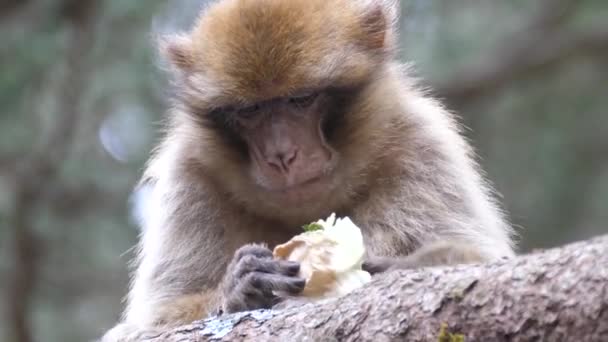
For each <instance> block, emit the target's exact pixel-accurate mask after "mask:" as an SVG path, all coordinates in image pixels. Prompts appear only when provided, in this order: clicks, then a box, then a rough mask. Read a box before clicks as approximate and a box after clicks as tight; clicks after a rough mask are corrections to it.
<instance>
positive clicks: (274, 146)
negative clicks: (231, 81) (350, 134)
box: [209, 91, 338, 204]
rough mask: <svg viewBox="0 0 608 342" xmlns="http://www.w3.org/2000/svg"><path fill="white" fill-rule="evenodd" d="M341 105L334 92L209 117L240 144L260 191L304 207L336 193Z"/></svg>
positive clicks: (278, 100)
mask: <svg viewBox="0 0 608 342" xmlns="http://www.w3.org/2000/svg"><path fill="white" fill-rule="evenodd" d="M335 104H336V99H335V98H332V96H331V95H330V94H329V93H328V92H325V91H309V92H302V93H299V94H297V95H294V96H289V97H279V98H274V99H269V100H267V101H262V102H258V103H254V104H251V105H248V106H243V107H237V108H235V107H228V108H218V109H215V110H214V111H212V112H211V113H210V114H209V115H211V116H214V118H213V119H214V120H216V121H218V120H219V121H220V126H221V127H222V129H224V130H229V131H230V135H231V136H232V139H236V141H234V143H236V146H238V145H240V147H241V151H242V155H243V162H244V163H245V164H246V165H247V166H246V177H247V178H249V180H250V181H251V182H252V184H253V185H254V187H255V188H256V189H257V190H256V191H259V192H262V193H264V194H265V196H266V197H267V199H270V200H273V201H276V202H277V203H283V204H301V203H306V202H309V201H313V200H314V199H315V198H322V197H323V196H322V195H323V193H324V192H328V191H332V190H333V185H334V181H333V179H332V176H333V171H334V169H335V167H336V165H337V161H338V153H337V152H336V151H335V150H334V149H333V148H332V147H331V145H330V144H329V142H328V137H329V135H330V133H331V129H332V126H331V125H332V123H333V121H332V120H330V119H331V118H330V115H335V114H336V113H332V105H335Z"/></svg>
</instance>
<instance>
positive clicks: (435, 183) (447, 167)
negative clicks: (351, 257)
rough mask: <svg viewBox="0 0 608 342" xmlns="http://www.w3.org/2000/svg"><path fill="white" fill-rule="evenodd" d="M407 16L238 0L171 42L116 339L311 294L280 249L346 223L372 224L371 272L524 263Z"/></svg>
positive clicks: (387, 7) (348, 5)
mask: <svg viewBox="0 0 608 342" xmlns="http://www.w3.org/2000/svg"><path fill="white" fill-rule="evenodd" d="M398 12H399V8H398V1H393V0H220V1H216V2H214V3H213V4H211V5H210V6H208V7H207V8H206V9H205V10H204V11H203V13H202V14H201V15H200V17H199V18H198V20H197V21H196V23H195V25H194V27H193V28H192V30H191V31H190V32H188V33H184V34H180V35H175V36H171V37H165V38H164V39H163V40H162V42H161V47H162V53H163V55H164V56H165V57H166V59H167V61H168V62H169V64H170V73H171V76H172V79H173V87H174V90H175V94H176V96H175V99H174V107H173V109H172V110H171V111H170V113H169V118H168V121H169V124H168V127H167V132H166V135H165V137H164V140H163V141H162V143H161V144H160V146H159V147H158V148H157V150H156V151H155V153H154V155H153V157H152V158H151V160H150V162H149V165H148V167H147V170H146V172H145V175H144V177H143V179H142V181H141V185H140V186H141V187H146V188H148V189H149V197H148V198H147V199H146V203H145V206H144V207H145V211H144V213H143V215H142V216H143V219H142V226H143V228H142V236H141V241H140V244H139V253H138V258H137V264H136V265H137V269H136V271H135V273H134V275H133V277H134V278H133V282H132V287H131V291H130V293H129V296H128V305H127V309H126V311H125V314H124V322H123V323H122V324H121V325H119V326H117V327H116V328H115V329H114V330H112V331H110V332H109V333H108V334H107V335H106V337H105V339H106V340H107V341H113V340H129V339H130V338H133V337H132V336H136V333H135V332H134V331H146V330H148V331H149V330H153V329H157V328H162V327H169V326H175V325H180V324H184V323H189V322H191V321H193V320H196V319H201V318H204V317H206V316H208V315H210V314H215V313H220V312H235V311H242V310H250V309H258V308H270V307H273V306H274V305H276V304H279V303H281V302H282V300H283V298H280V297H278V296H277V293H287V294H290V295H297V294H298V293H299V292H300V291H302V289H303V288H304V285H305V280H304V279H302V278H300V277H299V276H298V274H299V264H298V263H296V262H289V261H280V260H276V259H273V258H272V252H271V250H270V249H269V248H272V247H273V246H275V245H277V244H280V243H283V242H285V241H288V240H289V239H290V238H291V237H293V236H294V235H297V234H298V233H300V232H301V226H302V225H304V224H307V223H310V222H312V221H316V220H318V219H320V218H325V217H327V216H328V215H329V214H330V213H332V212H335V213H336V214H337V215H338V216H339V217H342V216H348V217H350V218H351V219H352V221H353V222H354V223H355V224H356V225H357V226H358V227H360V228H361V231H362V234H363V238H364V243H365V247H366V251H367V254H368V255H367V261H366V262H365V264H364V269H366V270H368V271H370V272H371V273H377V272H383V271H386V270H390V269H398V268H416V267H422V266H434V265H449V264H458V263H469V262H485V261H491V260H496V259H498V258H502V257H509V256H511V255H513V253H514V252H513V242H512V231H511V228H510V226H509V225H508V223H507V222H506V221H505V218H504V216H503V214H502V213H501V211H500V209H499V208H498V206H497V204H496V202H495V200H494V199H493V197H492V191H491V189H490V188H489V186H488V185H487V183H486V182H485V181H484V179H483V178H482V177H481V175H480V171H479V168H478V166H477V165H476V163H475V161H474V158H473V153H472V150H471V148H470V146H469V145H468V143H467V142H466V140H465V139H464V138H463V137H462V136H461V133H460V128H459V126H458V124H457V122H456V121H455V119H454V117H453V116H452V115H451V114H450V113H449V112H448V111H447V110H446V109H445V108H444V107H442V105H441V104H440V103H438V102H437V101H435V100H434V99H432V98H431V97H429V96H428V95H427V94H426V93H425V92H424V91H422V90H420V88H419V87H418V86H417V84H416V82H415V81H414V80H413V78H412V77H411V76H410V72H409V71H408V69H407V68H405V67H404V66H403V65H402V64H400V63H399V62H398V61H397V58H396V49H397V46H396V42H397V13H398ZM129 334H130V335H129ZM129 336H131V337H129Z"/></svg>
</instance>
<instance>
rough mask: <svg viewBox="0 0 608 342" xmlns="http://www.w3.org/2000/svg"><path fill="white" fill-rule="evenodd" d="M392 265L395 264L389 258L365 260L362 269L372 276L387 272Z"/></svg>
mask: <svg viewBox="0 0 608 342" xmlns="http://www.w3.org/2000/svg"><path fill="white" fill-rule="evenodd" d="M392 264H393V263H392V262H391V260H390V259H389V258H371V259H367V260H365V261H364V262H363V264H362V265H361V268H362V269H363V270H364V271H367V272H369V273H370V274H376V273H381V272H385V271H386V270H388V269H389V268H390V267H391V265H392Z"/></svg>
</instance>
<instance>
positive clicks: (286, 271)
mask: <svg viewBox="0 0 608 342" xmlns="http://www.w3.org/2000/svg"><path fill="white" fill-rule="evenodd" d="M269 270H270V272H266V273H276V274H282V275H286V276H296V275H298V273H300V263H299V262H296V261H287V260H273V261H271V263H270V265H269Z"/></svg>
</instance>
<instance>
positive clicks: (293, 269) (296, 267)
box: [287, 261, 300, 274]
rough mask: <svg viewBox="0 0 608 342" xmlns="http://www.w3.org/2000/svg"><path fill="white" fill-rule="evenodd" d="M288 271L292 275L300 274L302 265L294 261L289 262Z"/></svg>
mask: <svg viewBox="0 0 608 342" xmlns="http://www.w3.org/2000/svg"><path fill="white" fill-rule="evenodd" d="M287 271H288V272H289V273H292V274H295V273H298V272H300V264H299V263H297V262H293V261H291V262H289V264H288V265H287Z"/></svg>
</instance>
